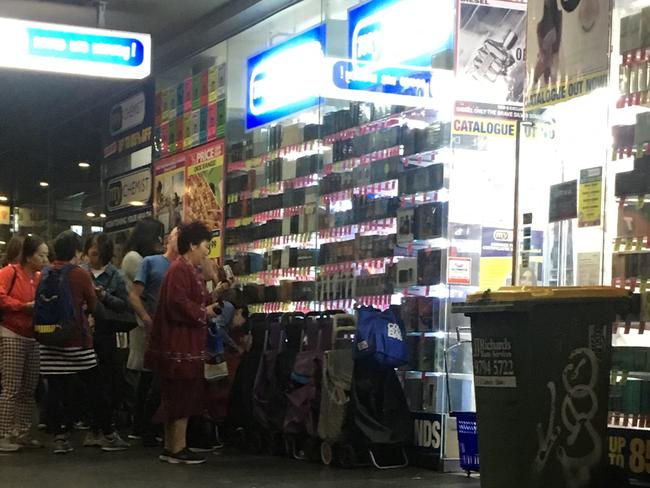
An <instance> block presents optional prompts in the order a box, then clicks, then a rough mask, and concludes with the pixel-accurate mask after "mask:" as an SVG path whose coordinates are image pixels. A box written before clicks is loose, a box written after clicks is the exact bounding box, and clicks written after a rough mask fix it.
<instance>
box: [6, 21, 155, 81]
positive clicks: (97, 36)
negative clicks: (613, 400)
mask: <svg viewBox="0 0 650 488" xmlns="http://www.w3.org/2000/svg"><path fill="white" fill-rule="evenodd" d="M0 43H2V44H1V45H2V46H4V49H0V66H2V67H6V68H17V69H28V70H37V71H51V72H56V73H70V74H76V75H86V76H100V77H105V78H124V79H142V78H146V77H147V76H149V74H150V73H151V36H149V34H138V33H131V32H121V31H112V30H107V29H91V28H86V27H76V26H69V25H59V24H46V23H41V22H31V21H24V20H17V19H6V18H0Z"/></svg>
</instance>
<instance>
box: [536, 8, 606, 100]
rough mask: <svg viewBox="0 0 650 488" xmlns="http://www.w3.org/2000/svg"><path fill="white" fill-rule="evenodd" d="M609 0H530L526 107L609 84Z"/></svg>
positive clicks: (576, 94)
mask: <svg viewBox="0 0 650 488" xmlns="http://www.w3.org/2000/svg"><path fill="white" fill-rule="evenodd" d="M610 3H611V2H609V0H529V1H528V27H527V42H526V72H527V75H528V76H527V86H526V93H525V97H524V98H525V100H524V102H525V106H526V109H527V110H528V109H534V108H538V107H544V106H548V105H552V104H555V103H559V102H563V101H565V100H569V99H571V98H575V97H579V96H582V95H586V94H588V93H590V92H592V91H593V90H595V89H597V88H601V87H604V86H607V82H608V53H609V44H610V41H609V25H610V19H611V10H610Z"/></svg>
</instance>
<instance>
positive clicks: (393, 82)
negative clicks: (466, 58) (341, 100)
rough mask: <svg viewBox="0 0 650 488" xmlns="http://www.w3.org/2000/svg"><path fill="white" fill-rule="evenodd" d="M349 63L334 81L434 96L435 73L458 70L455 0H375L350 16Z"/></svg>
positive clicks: (340, 67)
mask: <svg viewBox="0 0 650 488" xmlns="http://www.w3.org/2000/svg"><path fill="white" fill-rule="evenodd" d="M348 18H349V31H348V51H349V56H350V61H349V62H339V63H337V64H336V65H335V67H334V83H335V85H336V86H337V87H339V88H343V87H346V88H347V89H350V90H363V91H374V92H381V93H390V94H401V95H410V96H417V97H430V96H432V93H431V92H432V91H433V90H432V69H447V70H449V69H452V68H453V59H454V56H453V52H454V32H455V27H456V12H455V2H454V1H453V0H371V1H369V2H367V3H364V4H362V5H360V6H358V7H354V8H352V9H350V10H349V12H348Z"/></svg>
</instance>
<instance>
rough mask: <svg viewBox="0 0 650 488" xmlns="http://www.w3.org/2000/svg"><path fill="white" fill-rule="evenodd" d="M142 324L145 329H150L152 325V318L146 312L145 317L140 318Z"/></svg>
mask: <svg viewBox="0 0 650 488" xmlns="http://www.w3.org/2000/svg"><path fill="white" fill-rule="evenodd" d="M142 325H144V327H145V329H151V327H152V326H153V320H152V318H151V315H149V314H147V315H145V317H144V318H143V319H142Z"/></svg>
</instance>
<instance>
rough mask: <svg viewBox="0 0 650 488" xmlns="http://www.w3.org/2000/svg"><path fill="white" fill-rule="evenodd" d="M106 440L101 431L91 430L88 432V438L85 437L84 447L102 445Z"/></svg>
mask: <svg viewBox="0 0 650 488" xmlns="http://www.w3.org/2000/svg"><path fill="white" fill-rule="evenodd" d="M103 440H104V436H103V435H102V434H101V433H96V432H93V431H90V432H88V433H87V434H86V438H85V439H84V443H83V446H84V447H102V441H103Z"/></svg>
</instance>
